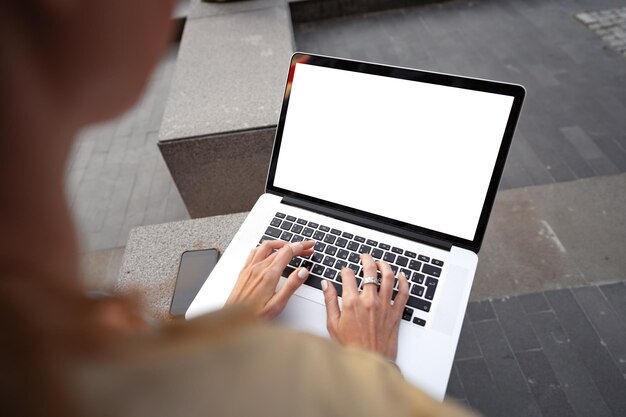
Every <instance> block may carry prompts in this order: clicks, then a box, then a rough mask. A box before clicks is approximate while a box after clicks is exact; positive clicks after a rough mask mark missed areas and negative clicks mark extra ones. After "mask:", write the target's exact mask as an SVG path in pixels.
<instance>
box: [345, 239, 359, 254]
mask: <svg viewBox="0 0 626 417" xmlns="http://www.w3.org/2000/svg"><path fill="white" fill-rule="evenodd" d="M359 246H361V245H359V244H358V243H356V242H355V241H352V240H351V241H350V243H348V249H349V250H351V251H353V252H356V251H357V250H359Z"/></svg>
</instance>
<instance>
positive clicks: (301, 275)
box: [298, 268, 309, 279]
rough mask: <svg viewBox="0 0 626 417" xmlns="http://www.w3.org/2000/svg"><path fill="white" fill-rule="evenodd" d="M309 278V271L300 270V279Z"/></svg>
mask: <svg viewBox="0 0 626 417" xmlns="http://www.w3.org/2000/svg"><path fill="white" fill-rule="evenodd" d="M308 276H309V270H308V269H306V268H300V270H299V271H298V278H300V279H306V277H308Z"/></svg>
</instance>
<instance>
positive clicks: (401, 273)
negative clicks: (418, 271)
mask: <svg viewBox="0 0 626 417" xmlns="http://www.w3.org/2000/svg"><path fill="white" fill-rule="evenodd" d="M400 276H401V277H402V278H404V279H406V275H404V272H402V271H400Z"/></svg>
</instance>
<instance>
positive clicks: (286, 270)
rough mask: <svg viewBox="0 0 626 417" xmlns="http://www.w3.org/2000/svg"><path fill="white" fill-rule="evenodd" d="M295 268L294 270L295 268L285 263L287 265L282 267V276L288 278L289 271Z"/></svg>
mask: <svg viewBox="0 0 626 417" xmlns="http://www.w3.org/2000/svg"><path fill="white" fill-rule="evenodd" d="M295 270H296V269H295V268H292V267H290V266H289V265H287V267H286V268H285V269H283V277H285V278H288V277H289V275H291V273H292V272H293V271H295Z"/></svg>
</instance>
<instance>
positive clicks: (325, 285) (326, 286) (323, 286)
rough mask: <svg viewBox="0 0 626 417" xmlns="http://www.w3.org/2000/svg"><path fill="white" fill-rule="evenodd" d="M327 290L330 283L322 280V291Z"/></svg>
mask: <svg viewBox="0 0 626 417" xmlns="http://www.w3.org/2000/svg"><path fill="white" fill-rule="evenodd" d="M326 288H328V281H326V280H325V279H323V280H322V291H326Z"/></svg>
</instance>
